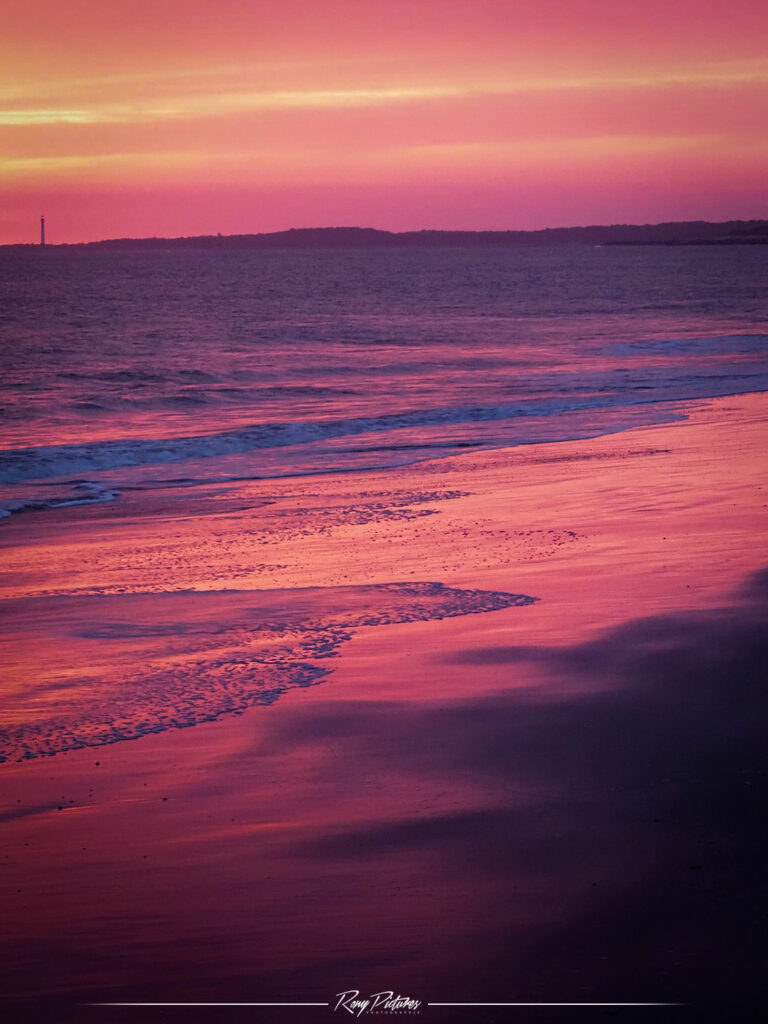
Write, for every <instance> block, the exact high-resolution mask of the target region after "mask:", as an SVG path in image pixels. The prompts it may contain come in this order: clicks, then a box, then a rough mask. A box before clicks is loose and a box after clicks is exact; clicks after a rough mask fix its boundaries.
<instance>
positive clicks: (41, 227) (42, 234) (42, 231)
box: [40, 217, 45, 245]
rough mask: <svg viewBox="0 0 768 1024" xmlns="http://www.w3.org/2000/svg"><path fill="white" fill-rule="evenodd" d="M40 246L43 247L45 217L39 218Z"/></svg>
mask: <svg viewBox="0 0 768 1024" xmlns="http://www.w3.org/2000/svg"><path fill="white" fill-rule="evenodd" d="M40 245H45V217H41V218H40Z"/></svg>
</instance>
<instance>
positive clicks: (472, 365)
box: [0, 246, 768, 516]
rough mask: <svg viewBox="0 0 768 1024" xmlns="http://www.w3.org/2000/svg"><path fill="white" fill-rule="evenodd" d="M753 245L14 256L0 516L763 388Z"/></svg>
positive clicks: (417, 454) (3, 321) (625, 415)
mask: <svg viewBox="0 0 768 1024" xmlns="http://www.w3.org/2000/svg"><path fill="white" fill-rule="evenodd" d="M767 267H768V259H767V258H766V253H765V251H764V250H761V249H760V248H759V247H747V246H744V247H733V246H732V247H717V246H710V247H706V246H696V247H688V246H686V247H662V246H646V247H640V246H638V247H629V246H627V247H620V246H611V247H594V248H592V247H586V246H583V247H582V246H561V247H551V248H550V247H526V248H509V249H498V248H494V249H481V248H472V249H448V250H434V249H427V248H425V249H402V250H389V251H377V250H373V249H371V250H366V249H360V250H351V251H350V250H334V249H328V250H304V251H302V250H299V251H296V250H292V251H279V250H278V251H271V252H257V251H251V252H226V251H220V252H211V251H164V252H141V251H132V252H117V251H105V250H101V251H94V250H91V251H89V250H77V249H66V248H61V249H56V248H47V249H45V250H39V249H29V250H23V251H19V250H15V251H13V250H8V251H6V252H5V253H2V254H0V352H1V354H2V364H1V372H2V380H3V405H2V435H1V436H2V442H1V443H2V450H1V451H0V510H1V511H0V515H6V516H7V515H10V514H17V513H22V512H24V511H25V510H29V509H37V510H40V509H43V508H55V507H61V506H63V505H68V504H74V503H95V502H111V501H119V500H120V496H121V494H123V493H124V492H125V490H126V489H128V488H131V489H137V488H138V489H141V488H143V489H149V488H153V487H158V486H162V487H163V488H168V487H178V488H184V487H188V486H190V485H193V484H195V483H199V482H212V481H219V482H222V481H226V480H232V479H249V478H262V479H263V478H277V477H290V476H295V475H297V474H317V473H327V472H330V471H337V470H340V471H344V470H359V469H368V468H382V467H388V466H395V465H402V464H405V463H408V462H414V461H417V460H421V459H426V458H435V457H448V456H451V455H455V454H456V453H459V452H465V451H467V450H470V449H488V448H500V447H506V446H515V445H521V444H530V443H538V442H558V441H564V440H569V439H577V438H588V437H595V436H599V435H601V434H605V433H611V432H615V431H620V430H624V429H626V428H628V427H632V426H637V425H639V424H643V423H653V422H663V421H668V420H672V419H674V418H675V417H678V416H682V415H684V412H683V411H682V405H681V403H685V402H689V401H691V400H701V399H707V398H713V397H717V396H723V395H730V394H737V393H746V392H755V391H762V390H766V389H768V358H767V356H768V289H766V287H765V282H766V269H767Z"/></svg>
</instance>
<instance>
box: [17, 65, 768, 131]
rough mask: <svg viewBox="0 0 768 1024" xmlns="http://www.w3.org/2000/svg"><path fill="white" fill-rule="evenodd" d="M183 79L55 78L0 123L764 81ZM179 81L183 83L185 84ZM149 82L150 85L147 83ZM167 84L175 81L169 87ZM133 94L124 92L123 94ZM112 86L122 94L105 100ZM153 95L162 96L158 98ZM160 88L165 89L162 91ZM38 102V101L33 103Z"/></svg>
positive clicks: (728, 77) (722, 71)
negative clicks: (330, 83) (284, 84)
mask: <svg viewBox="0 0 768 1024" xmlns="http://www.w3.org/2000/svg"><path fill="white" fill-rule="evenodd" d="M185 78H186V76H181V77H180V76H179V75H178V74H175V75H173V76H151V75H145V76H138V77H136V78H130V77H128V76H118V77H115V78H106V79H105V78H102V79H93V80H90V81H89V80H84V79H81V80H78V81H77V89H76V90H75V89H74V84H73V83H71V82H70V83H62V87H61V89H60V90H56V89H54V88H52V87H51V86H50V85H49V86H47V87H45V89H44V90H43V91H41V92H40V93H39V94H38V96H37V97H34V96H33V95H31V94H30V93H29V92H28V93H27V96H26V98H27V102H26V103H21V102H19V100H20V99H22V97H21V96H20V95H19V94H18V93H15V92H14V91H10V92H5V93H0V107H4V109H0V125H13V126H19V125H53V124H63V125H66V124H74V125H78V124H79V125H82V124H139V123H151V122H162V121H173V120H190V119H200V118H215V117H218V116H227V115H232V114H248V113H259V112H267V111H281V110H282V111H291V110H293V111H301V110H306V111H313V110H317V111H320V110H329V111H331V110H344V109H354V108H362V107H386V106H397V105H407V104H414V103H434V102H445V101H456V100H462V99H470V100H471V99H482V98H483V97H504V96H509V97H510V98H512V97H519V96H523V95H525V94H533V93H547V92H551V93H566V92H580V91H581V92H586V91H608V90H611V91H616V90H638V91H642V90H651V89H652V90H663V89H671V88H684V87H703V88H706V87H718V88H722V87H724V86H741V85H749V84H763V85H767V86H768V61H750V62H735V63H714V64H709V65H703V66H697V67H689V68H682V69H680V70H679V71H675V72H669V71H668V70H665V71H660V72H659V73H653V72H648V71H646V72H643V73H636V74H622V75H605V76H596V75H589V76H583V77H578V76H569V77H562V78H557V77H554V78H553V77H542V78H522V79H511V80H509V79H505V80H490V81H484V82H467V83H461V84H456V83H434V84H415V85H391V86H372V87H370V88H366V87H355V88H333V89H328V88H300V89H268V88H253V87H252V85H251V84H250V83H248V82H247V81H246V80H242V79H241V80H240V81H238V82H235V81H233V74H232V72H231V71H229V72H224V71H221V70H218V69H215V70H210V71H209V72H207V73H202V74H201V73H199V72H198V73H197V74H196V75H195V76H194V79H192V77H191V76H190V80H189V81H188V82H186V83H185V81H184V79H185ZM185 84H186V88H185ZM153 86H156V87H157V88H153ZM169 86H172V87H173V86H175V89H174V88H170V89H169ZM128 90H130V91H132V92H134V93H135V94H136V95H135V96H132V97H131V98H123V97H125V93H126V91H128ZM115 91H117V92H118V93H119V94H120V96H121V98H119V99H104V98H102V97H103V95H104V93H105V92H115ZM158 92H159V93H160V94H161V95H160V96H158ZM57 93H58V95H70V96H71V95H73V93H74V94H77V95H78V96H79V102H78V103H77V104H72V103H70V104H66V105H65V104H62V105H58V104H57V103H56V102H55V99H54V97H55V95H56V94H57ZM162 93H166V94H165V95H162ZM35 99H37V102H34V101H35Z"/></svg>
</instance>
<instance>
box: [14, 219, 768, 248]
mask: <svg viewBox="0 0 768 1024" xmlns="http://www.w3.org/2000/svg"><path fill="white" fill-rule="evenodd" d="M42 219H43V218H42V217H41V220H42ZM699 225H702V226H706V227H707V228H710V229H711V228H725V227H734V226H745V227H754V226H758V227H761V226H768V218H766V217H752V218H749V219H746V220H745V219H742V218H739V219H731V220H724V221H710V220H703V219H697V220H680V221H671V220H667V221H654V222H644V223H631V222H627V221H621V222H619V221H615V222H613V223H611V224H573V225H556V226H548V227H545V228H409V229H406V230H402V231H392V230H390V229H388V228H377V227H371V226H361V225H353V224H347V225H342V224H337V225H323V226H302V227H290V228H281V229H278V230H276V231H249V232H241V233H236V234H234V233H233V234H226V235H225V234H222V233H221V232H215V233H202V234H194V235H120V236H113V237H110V238H98V239H96V238H94V239H89V240H82V241H77V242H51V241H46V242H45V245H44V247H45V248H46V249H47V248H69V247H76V246H90V245H94V246H95V245H109V244H113V243H117V244H119V243H129V242H133V243H141V242H149V243H155V244H157V243H163V242H169V243H173V242H179V243H181V242H189V241H197V240H201V241H202V240H205V241H208V240H213V241H216V242H219V241H220V242H226V241H227V240H234V239H250V238H254V239H255V238H264V239H267V238H278V237H281V236H291V235H294V236H295V235H297V234H301V233H307V234H309V233H313V234H320V233H323V232H328V233H331V232H349V233H358V234H367V235H369V236H373V235H377V236H388V237H390V238H402V237H408V238H413V237H414V236H420V235H421V236H423V235H433V236H434V235H451V236H457V235H464V236H472V237H477V236H495V237H498V236H509V235H516V236H521V235H522V236H532V235H545V234H547V233H548V232H558V233H562V232H569V233H574V234H575V233H578V232H586V231H611V230H613V231H617V230H645V231H648V230H652V229H654V228H657V229H669V228H690V227H695V226H699ZM46 226H47V225H46ZM19 247H23V248H30V247H31V248H36V249H39V248H41V247H42V246H41V243H40V242H39V241H37V242H0V248H2V249H6V248H19Z"/></svg>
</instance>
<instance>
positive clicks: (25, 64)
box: [0, 0, 768, 241]
mask: <svg viewBox="0 0 768 1024" xmlns="http://www.w3.org/2000/svg"><path fill="white" fill-rule="evenodd" d="M222 2H223V8H224V9H225V10H224V11H222V10H219V9H220V8H221V7H222V3H219V4H213V3H207V2H205V0H198V2H189V3H186V4H184V3H181V2H176V0H170V2H168V3H167V4H165V5H164V6H163V11H162V14H163V17H160V23H159V24H154V19H155V17H156V16H154V15H153V20H152V28H153V32H152V33H151V34H147V35H146V36H142V33H141V31H140V29H141V28H142V23H141V18H142V17H147V18H149V13H148V12H149V8H147V9H146V11H145V10H144V5H143V3H142V2H138V4H136V3H134V4H133V5H129V4H125V3H122V2H119V3H116V4H113V5H110V8H109V10H108V11H103V10H101V8H99V7H98V6H97V5H95V4H93V3H91V2H90V0H75V2H74V3H73V5H72V6H73V7H77V8H81V9H82V11H83V13H88V14H89V15H90V20H86V21H85V22H84V23H83V24H84V26H85V27H84V30H83V33H82V38H81V37H80V36H78V35H73V34H72V33H71V31H70V34H69V38H68V40H67V38H65V39H64V40H60V39H57V38H56V35H55V32H54V29H55V27H56V26H55V24H54V25H52V26H51V28H50V29H49V30H48V32H47V33H46V28H45V25H46V22H45V19H41V20H40V21H39V22H38V23H37V25H36V31H37V32H38V36H37V37H36V38H32V37H30V38H29V39H27V38H26V37H25V32H24V30H25V26H28V25H29V19H30V18H31V17H32V15H33V14H34V10H35V9H38V10H39V12H40V13H44V12H45V11H47V12H48V13H49V16H50V17H52V18H53V19H54V21H55V20H56V18H57V17H58V18H59V19H60V18H61V12H60V10H59V8H56V6H55V5H52V4H51V3H49V2H46V0H29V2H28V3H26V4H25V5H21V4H17V3H15V2H12V3H11V4H10V8H11V9H10V11H9V12H8V13H9V15H10V18H9V23H10V25H11V30H10V32H9V36H10V38H11V40H12V39H13V36H14V31H13V27H14V14H15V15H16V16H17V33H16V35H17V38H16V43H17V48H16V49H12V48H11V47H10V46H9V45H8V44H6V45H7V46H8V53H7V58H8V59H6V60H5V61H4V62H3V63H2V65H0V66H2V68H3V70H2V71H0V192H2V198H3V206H4V207H5V208H6V212H5V213H4V214H0V241H16V240H23V235H20V231H21V229H22V225H23V224H25V223H26V222H27V221H28V220H29V218H30V212H29V211H31V209H32V206H34V207H35V208H37V206H40V204H41V203H43V204H44V205H45V207H46V210H47V211H48V217H49V223H50V224H51V230H52V232H53V234H52V238H56V234H57V232H56V226H58V229H59V230H58V237H57V238H56V240H59V241H63V240H77V239H78V238H83V237H85V238H88V237H104V236H108V235H110V234H111V235H115V234H121V235H125V234H147V233H155V230H154V229H153V224H156V228H157V229H158V230H160V231H162V232H163V233H177V234H189V233H197V232H200V233H203V232H205V231H208V230H213V229H214V228H215V229H216V230H223V231H225V232H227V231H259V230H273V229H277V228H280V227H289V226H292V225H293V226H301V224H302V223H307V224H322V223H355V222H364V223H370V224H376V225H377V226H380V227H390V228H393V229H404V228H419V227H446V228H450V227H465V228H473V227H474V228H492V227H513V228H514V227H535V226H546V225H547V224H550V225H551V224H556V223H578V222H586V221H590V222H596V221H599V220H602V221H606V220H609V221H610V220H614V221H615V220H623V221H627V220H632V219H635V220H638V219H640V220H645V221H649V220H653V219H656V220H663V219H686V218H690V217H692V216H695V217H703V218H704V217H705V218H708V219H712V220H716V219H727V218H728V217H732V216H743V217H749V216H756V217H760V216H766V215H768V209H767V208H766V197H765V192H764V186H763V181H764V180H765V170H766V169H768V143H767V142H766V132H765V128H764V117H765V110H766V109H768V56H767V55H766V53H764V52H761V51H760V48H759V45H758V41H757V38H756V37H755V35H754V31H755V28H756V26H757V25H758V24H761V23H762V22H765V24H766V28H768V16H766V15H765V13H764V12H763V13H762V14H761V9H760V5H758V4H749V3H741V4H738V3H737V4H736V5H735V7H734V5H733V4H731V5H726V4H722V5H719V4H713V5H708V8H707V11H708V13H707V14H706V15H704V14H701V13H699V20H698V22H696V23H695V24H694V21H693V20H690V21H689V24H688V25H686V23H685V21H684V19H682V18H681V12H680V11H679V10H677V9H676V12H675V13H674V14H669V12H667V14H666V16H665V17H662V22H661V25H657V26H656V29H657V30H658V29H660V28H661V27H663V26H664V25H666V27H667V35H666V36H665V34H664V33H663V32H661V31H657V32H656V34H655V35H651V36H650V37H649V35H648V27H649V26H648V24H647V21H648V19H649V18H650V17H651V16H652V15H653V14H654V12H656V15H655V16H661V15H660V14H659V10H665V9H664V8H663V5H659V4H657V3H649V4H646V5H640V4H638V3H635V2H634V0H631V2H628V3H627V4H626V5H622V6H621V7H620V8H618V9H616V8H615V7H614V8H610V7H609V5H606V4H605V3H603V2H602V0H568V2H567V3H566V0H541V3H540V4H537V5H529V6H526V5H525V4H523V5H515V8H514V9H512V8H511V7H510V5H508V4H506V5H505V4H504V3H502V2H501V0H486V2H485V3H480V6H479V7H478V6H477V5H476V4H472V3H469V2H463V0H444V3H443V4H442V5H440V4H437V3H432V2H428V0H411V2H410V3H406V4H404V3H402V2H400V0H393V3H392V4H391V5H387V10H386V11H385V9H384V5H380V4H378V3H371V4H362V5H360V4H352V3H345V2H344V0H329V5H328V6H327V8H326V6H325V5H320V6H322V7H323V9H324V10H325V11H326V14H327V16H328V20H329V22H330V24H329V25H326V24H324V23H323V24H321V22H322V19H321V18H320V16H319V11H318V5H316V4H312V3H309V2H306V3H302V2H301V0H285V2H286V3H287V5H288V7H290V9H291V10H292V11H294V13H296V14H297V15H298V14H302V15H303V16H304V17H303V22H297V24H298V25H299V28H295V26H294V27H292V26H291V25H290V24H289V23H287V22H285V21H284V20H281V19H280V17H279V14H278V7H277V5H276V4H274V3H266V2H259V0H256V2H254V3H251V4H249V5H248V4H244V3H238V2H236V0H222ZM65 6H69V5H65ZM681 6H682V7H687V8H688V12H689V18H690V19H694V18H695V17H696V11H695V8H696V5H695V4H693V3H689V4H681ZM518 7H521V10H518ZM534 7H535V8H536V9H535V10H534V9H533V8H534ZM721 7H722V10H721V9H720V8H721ZM30 9H31V10H30ZM609 9H610V10H611V11H612V19H611V20H605V19H604V18H601V15H604V14H605V13H606V12H607V11H608V10H609ZM217 11H218V12H219V14H221V13H225V12H229V13H230V14H231V15H233V16H236V17H235V18H234V22H236V21H237V19H238V18H239V19H240V23H241V28H242V29H243V31H242V36H243V38H241V37H240V36H239V35H238V33H237V31H236V29H237V24H235V23H234V22H233V24H232V25H229V26H227V25H226V24H222V21H221V19H220V18H217V17H216V14H217ZM555 13H557V14H558V15H559V17H560V20H561V22H563V23H562V24H560V23H558V22H552V21H551V16H553V15H554V14H555ZM173 15H175V16H176V21H174V18H173ZM716 15H717V16H716ZM132 18H135V19H136V21H135V22H134V21H132V20H131V19H132ZM707 18H709V19H710V21H711V25H710V26H709V31H707V25H706V21H707ZM761 18H762V22H761ZM702 22H703V23H704V24H702ZM125 26H128V27H129V28H130V29H131V31H130V32H128V33H127V39H126V38H123V36H121V34H120V30H121V29H124V28H125ZM313 26H314V28H315V29H316V30H317V31H316V33H313V31H312V27H313ZM553 26H554V27H553ZM163 29H165V31H163ZM750 29H751V31H750ZM62 31H65V29H64V28H62ZM681 32H685V33H687V35H683V36H680V33H681ZM175 33H176V34H179V33H180V35H181V36H182V37H183V38H182V39H181V40H180V39H177V38H176V35H175ZM249 33H250V38H251V40H252V41H253V44H254V45H253V55H252V56H251V57H250V59H245V54H244V43H246V42H247V40H248V38H249ZM649 38H650V39H651V42H652V44H653V46H652V48H650V49H649V42H648V40H649ZM681 38H682V40H683V42H682V43H681ZM763 38H764V39H765V38H768V33H767V34H766V36H764V37H763ZM182 43H183V45H182ZM207 44H208V45H207ZM0 45H2V44H0ZM25 45H26V51H25ZM764 49H766V47H764ZM110 52H111V54H112V56H113V57H114V61H113V65H114V66H113V69H112V70H111V71H110V70H107V68H106V61H107V59H108V57H109V56H110ZM35 64H37V65H38V66H39V68H40V70H41V71H43V72H44V73H45V75H46V76H48V75H50V77H45V78H37V77H35V76H33V75H31V74H30V71H31V69H33V67H34V65H35ZM75 69H76V71H75ZM73 71H75V73H73ZM609 172H610V173H609ZM334 184H336V185H338V189H337V190H334ZM387 184H389V185H390V186H391V190H390V192H389V194H388V193H387V191H386V187H387ZM431 184H437V185H439V186H440V188H441V189H442V193H441V194H440V195H438V194H437V193H436V192H435V190H434V189H432V188H430V185H431ZM505 185H506V188H507V189H508V194H509V196H510V201H509V202H508V203H506V204H505V203H504V192H503V187H504V186H505ZM174 186H176V187H177V188H178V189H179V195H178V197H177V198H178V202H177V203H176V204H174V201H173V197H172V190H173V188H174ZM350 188H351V189H352V190H353V193H354V194H353V193H352V192H349V191H348V190H349V189H350ZM564 188H568V189H569V192H570V196H569V197H565V196H564V195H563V194H562V193H563V189H564ZM82 189H86V190H87V191H88V194H89V195H91V196H93V195H94V194H95V195H97V197H98V206H99V208H100V212H99V214H98V216H95V215H94V214H93V213H92V210H91V206H90V204H89V202H88V199H87V197H86V196H85V195H83V194H80V193H81V190H82ZM264 189H268V190H269V197H268V206H269V211H268V213H267V212H266V211H265V209H264V206H265V201H267V196H266V194H265V192H264V191H263V190H264ZM137 190H138V191H137ZM169 190H171V192H169ZM345 190H347V192H346V194H345ZM382 190H384V191H382ZM425 190H427V191H425ZM214 193H215V195H214ZM483 197H485V198H484V199H483ZM566 198H568V199H569V202H568V203H566V202H565V199H566ZM182 199H183V201H182ZM110 203H113V204H116V205H117V204H120V205H122V207H123V213H122V214H118V213H116V212H114V211H113V210H110V209H109V205H110ZM27 204H31V205H30V206H29V207H28V206H27ZM174 205H175V206H176V208H177V212H176V213H174V214H173V216H170V213H171V211H172V210H173V208H174ZM78 206H79V211H80V212H79V213H78V223H77V224H75V223H74V222H73V221H72V213H71V211H72V210H73V209H75V208H77V207H78ZM139 206H140V207H141V209H142V211H143V213H142V218H141V219H138V220H137V218H136V210H137V208H138V207H139ZM182 207H183V209H184V219H183V221H182V219H180V208H182ZM153 218H154V220H153ZM174 218H175V219H174ZM158 221H159V222H160V223H156V222H158ZM29 224H30V228H29V229H28V230H31V225H32V221H31V220H29Z"/></svg>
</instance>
